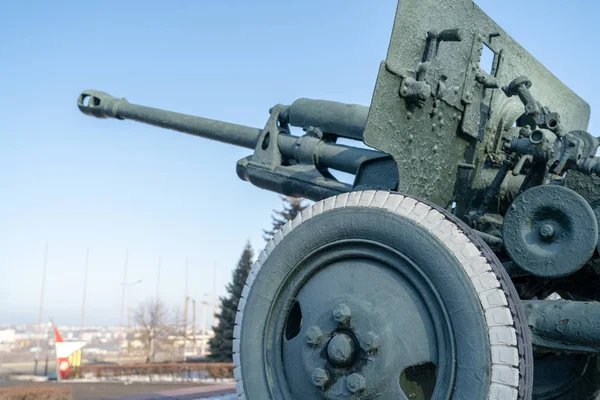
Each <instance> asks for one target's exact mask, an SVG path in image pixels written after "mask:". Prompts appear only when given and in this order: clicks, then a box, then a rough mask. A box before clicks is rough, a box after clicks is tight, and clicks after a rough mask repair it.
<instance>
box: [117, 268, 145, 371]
mask: <svg viewBox="0 0 600 400" xmlns="http://www.w3.org/2000/svg"><path fill="white" fill-rule="evenodd" d="M138 283H142V280H141V279H138V280H136V281H132V282H121V286H123V296H122V298H121V322H120V324H119V338H118V340H117V346H118V349H117V354H118V362H119V364H120V363H121V341H122V337H123V313H124V312H125V303H126V298H127V295H126V294H127V289H129V288H131V287H132V286H135V285H137V284H138ZM129 319H130V318H129V313H128V315H127V333H129Z"/></svg>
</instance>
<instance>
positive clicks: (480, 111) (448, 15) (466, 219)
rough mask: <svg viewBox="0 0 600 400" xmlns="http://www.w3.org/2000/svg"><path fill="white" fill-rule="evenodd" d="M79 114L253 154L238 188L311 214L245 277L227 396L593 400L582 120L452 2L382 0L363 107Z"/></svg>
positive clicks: (578, 103)
mask: <svg viewBox="0 0 600 400" xmlns="http://www.w3.org/2000/svg"><path fill="white" fill-rule="evenodd" d="M484 51H491V52H492V53H493V62H492V66H491V67H490V68H489V69H486V68H483V67H482V66H481V64H480V61H481V56H482V53H483V52H484ZM78 106H79V108H80V110H81V111H82V112H83V113H85V114H88V115H92V116H96V117H99V118H117V119H131V120H135V121H139V122H143V123H147V124H151V125H155V126H158V127H162V128H167V129H173V130H177V131H181V132H185V133H189V134H192V135H197V136H200V137H205V138H208V139H211V140H217V141H221V142H224V143H228V144H233V145H236V146H241V147H245V148H248V149H252V150H253V154H252V155H251V156H248V157H246V158H243V159H241V160H240V161H239V162H238V163H237V174H238V176H239V177H240V178H241V179H243V180H246V181H248V182H250V183H252V184H254V185H256V186H258V187H260V188H263V189H266V190H270V191H274V192H277V193H281V194H285V195H290V196H296V197H303V198H307V199H311V200H313V201H315V203H314V204H312V205H311V206H309V207H308V208H307V209H305V210H304V211H303V212H302V213H301V214H300V215H299V216H298V217H297V218H296V219H295V220H294V221H291V222H290V223H288V224H287V225H286V226H285V227H284V228H283V229H282V231H280V232H279V233H278V234H277V235H275V237H274V238H273V240H271V241H270V242H269V243H268V244H267V246H266V248H265V249H264V250H263V252H262V253H261V254H260V256H259V258H258V260H257V262H256V264H255V265H254V267H253V269H252V271H251V272H250V276H249V278H248V281H247V283H246V287H245V289H244V292H243V296H242V299H241V301H240V305H239V311H238V315H237V319H236V324H237V325H236V330H235V332H234V337H235V341H234V354H235V355H234V362H235V365H236V368H235V379H236V381H237V390H238V394H239V396H240V398H242V399H243V398H246V399H250V400H254V399H267V398H273V399H304V398H323V399H342V398H353V399H354V398H355V399H371V398H380V399H398V398H400V399H447V398H454V399H488V398H489V399H530V398H535V399H595V398H596V396H597V395H598V391H599V389H600V366H599V364H598V351H599V350H600V303H599V302H598V300H600V290H599V289H598V288H599V287H600V264H599V257H598V249H597V247H598V218H599V217H600V185H599V183H600V180H599V179H600V178H598V176H599V175H600V159H599V158H598V157H596V152H597V150H598V145H599V144H600V142H599V141H598V139H597V138H596V137H594V136H592V135H591V134H589V133H588V132H587V131H586V129H587V125H588V120H589V114H590V109H589V106H588V104H587V103H585V101H583V100H582V99H581V98H579V97H578V96H577V95H576V94H575V93H573V91H571V90H570V89H569V88H568V87H566V86H565V85H564V84H563V83H562V82H560V81H559V80H558V79H557V78H556V77H555V76H553V75H552V74H551V73H550V72H549V71H548V70H547V69H546V68H545V67H544V66H542V65H541V64H540V63H539V62H538V61H536V60H535V59H534V58H533V57H532V56H531V55H530V54H529V53H528V52H527V51H525V50H524V49H523V48H522V47H521V46H520V45H519V44H518V43H516V42H515V41H514V40H513V39H512V38H511V37H510V36H509V35H508V34H507V33H506V32H504V31H503V30H502V29H501V28H500V27H499V26H498V25H497V24H496V23H495V22H494V21H492V20H491V19H490V18H489V17H488V16H487V15H485V14H484V13H483V12H482V11H481V10H480V9H479V8H478V7H477V6H476V5H475V4H474V3H473V2H472V1H471V0H452V1H443V2H442V1H436V0H399V3H398V8H397V14H396V18H395V21H394V28H393V33H392V37H391V41H390V45H389V49H388V54H387V57H386V60H385V61H384V62H382V63H381V66H380V70H379V74H378V77H377V82H376V84H375V89H374V93H373V97H372V101H371V105H370V107H364V106H359V105H350V104H342V103H337V102H331V101H324V100H312V99H299V100H297V101H295V102H293V103H292V104H291V105H289V106H286V105H281V104H278V105H275V106H274V107H273V108H272V109H271V110H270V117H269V119H268V120H267V122H266V124H265V126H264V127H263V128H262V129H261V128H252V127H247V126H241V125H236V124H231V123H226V122H221V121H214V120H210V119H205V118H200V117H196V116H190V115H184V114H179V113H175V112H171V111H165V110H159V109H154V108H150V107H145V106H140V105H135V104H131V103H129V102H128V101H127V100H125V99H119V98H115V97H112V96H110V95H108V94H106V93H103V92H99V91H94V90H87V91H84V92H83V93H82V94H81V95H80V97H79V99H78ZM291 127H300V128H302V129H303V130H304V135H303V136H295V135H293V134H292V132H291V129H290V128H291ZM339 138H346V139H352V140H356V141H361V142H363V143H364V144H366V145H367V146H369V147H370V148H371V149H365V148H359V147H353V146H349V145H342V144H339V143H337V140H338V139H339ZM331 170H337V171H342V172H346V173H350V174H353V175H354V176H355V178H354V182H353V183H352V184H348V183H343V182H340V181H339V180H337V179H336V178H335V177H334V175H333V174H332V173H331ZM556 298H559V299H556Z"/></svg>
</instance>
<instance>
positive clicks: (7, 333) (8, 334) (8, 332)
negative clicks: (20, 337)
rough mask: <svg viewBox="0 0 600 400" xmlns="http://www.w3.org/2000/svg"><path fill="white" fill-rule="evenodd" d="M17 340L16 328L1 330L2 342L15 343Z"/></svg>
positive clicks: (0, 337)
mask: <svg viewBox="0 0 600 400" xmlns="http://www.w3.org/2000/svg"><path fill="white" fill-rule="evenodd" d="M16 340H17V336H16V331H15V330H14V329H2V330H0V344H14V343H15V341H16Z"/></svg>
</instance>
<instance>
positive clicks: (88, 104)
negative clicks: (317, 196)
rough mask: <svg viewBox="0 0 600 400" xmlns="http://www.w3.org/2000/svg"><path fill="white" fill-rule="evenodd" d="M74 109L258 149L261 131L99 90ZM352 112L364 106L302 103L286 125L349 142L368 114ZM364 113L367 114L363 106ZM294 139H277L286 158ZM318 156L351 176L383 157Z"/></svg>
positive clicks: (348, 152) (323, 148) (323, 149)
mask: <svg viewBox="0 0 600 400" xmlns="http://www.w3.org/2000/svg"><path fill="white" fill-rule="evenodd" d="M77 105H78V107H79V109H80V110H81V112H83V113H84V114H86V115H91V116H94V117H97V118H116V119H131V120H134V121H138V122H142V123H145V124H150V125H154V126H158V127H161V128H167V129H172V130H176V131H179V132H184V133H188V134H191V135H195V136H200V137H204V138H207V139H211V140H216V141H219V142H223V143H228V144H232V145H235V146H240V147H245V148H248V149H254V148H255V147H256V144H257V141H258V138H259V137H260V134H261V132H262V130H261V129H259V128H252V127H249V126H245V125H238V124H232V123H229V122H222V121H217V120H212V119H208V118H201V117H197V116H193V115H187V114H181V113H177V112H173V111H167V110H161V109H157V108H152V107H146V106H141V105H137V104H131V103H129V102H128V101H127V100H126V99H124V98H121V99H119V98H117V97H113V96H111V95H109V94H107V93H104V92H100V91H97V90H86V91H84V92H82V93H81V95H80V96H79V98H78V100H77ZM296 106H298V107H296ZM328 107H329V108H328ZM356 107H363V106H355V105H345V104H342V103H336V102H330V101H325V100H310V99H300V100H297V101H296V102H294V104H292V106H289V107H288V108H287V111H288V115H287V118H290V119H292V120H293V121H290V124H293V123H292V122H295V124H298V125H296V126H302V127H308V126H318V127H320V128H321V129H323V130H325V131H326V132H330V129H333V130H338V131H339V130H342V131H344V132H341V133H340V136H345V137H352V138H358V137H359V133H360V139H362V128H364V125H363V126H362V128H361V126H360V124H361V123H362V122H361V120H362V118H364V120H365V121H366V114H365V112H364V110H362V111H359V114H358V116H356V117H352V116H351V115H350V114H351V113H350V112H349V110H352V109H355V108H356ZM323 108H327V109H328V110H329V111H323V110H322V109H323ZM363 108H365V109H367V107H363ZM319 109H321V111H319ZM335 110H338V111H340V112H341V113H340V114H339V116H338V117H336V116H335V115H334V111H335ZM344 110H345V111H344ZM367 110H368V109H367ZM342 111H344V112H342ZM310 112H314V113H315V115H314V116H310ZM361 113H362V114H361ZM361 115H362V116H361ZM344 121H346V122H344ZM295 124H293V125H295ZM344 127H345V128H346V129H344ZM298 140H300V138H299V137H297V136H293V135H289V134H283V133H282V134H280V135H279V140H278V145H279V148H280V151H281V153H282V155H283V156H284V157H286V158H289V159H297V158H298V155H297V154H296V152H297V148H298V147H299V142H298ZM316 151H317V153H316V154H314V155H312V159H313V160H314V162H315V164H316V166H317V167H322V168H332V169H335V170H338V171H343V172H347V173H350V174H354V173H356V171H357V170H358V167H359V166H360V165H361V163H362V162H363V161H365V160H369V159H373V158H376V157H381V155H382V153H381V152H379V151H374V150H368V149H361V148H355V147H350V146H344V145H339V144H333V143H321V144H320V145H319V146H318V147H317V149H316Z"/></svg>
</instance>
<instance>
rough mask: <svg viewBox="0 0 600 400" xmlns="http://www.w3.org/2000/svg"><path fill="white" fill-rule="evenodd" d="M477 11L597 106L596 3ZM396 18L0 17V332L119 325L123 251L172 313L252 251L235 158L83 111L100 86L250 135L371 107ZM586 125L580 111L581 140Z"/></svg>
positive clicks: (257, 237) (280, 9)
mask: <svg viewBox="0 0 600 400" xmlns="http://www.w3.org/2000/svg"><path fill="white" fill-rule="evenodd" d="M477 4H478V5H479V6H480V7H481V8H483V9H484V11H486V12H487V13H488V14H489V15H490V16H492V18H494V19H495V20H496V21H497V22H498V23H500V25H501V26H502V27H503V28H504V29H505V30H506V31H507V32H508V33H509V34H511V35H512V36H513V37H515V38H516V39H517V40H518V41H519V42H521V44H522V45H523V46H524V47H525V48H526V49H527V50H529V51H530V52H531V53H532V54H534V56H536V57H537V58H538V59H539V60H540V61H542V63H544V64H545V65H546V66H547V67H548V68H549V69H550V70H551V71H552V72H553V73H554V74H555V75H557V76H558V77H559V78H560V79H561V80H563V82H565V83H566V84H567V85H568V86H570V87H571V88H573V89H574V90H575V91H576V92H577V93H578V94H579V95H580V96H581V97H583V98H584V99H585V100H587V101H588V102H589V103H590V104H591V106H592V110H595V108H596V105H597V104H599V102H600V99H599V95H598V93H600V83H599V82H600V79H598V78H597V75H595V74H596V72H595V70H596V65H598V55H597V52H596V47H597V46H595V45H594V38H595V37H596V36H598V34H599V33H600V31H599V29H598V22H597V17H598V15H599V13H598V11H599V7H600V6H599V5H597V4H596V2H589V1H583V0H576V1H570V2H564V1H558V0H553V1H548V0H546V1H541V0H534V1H527V2H523V1H515V0H505V1H502V2H500V1H494V0H481V1H478V2H477ZM395 8H396V1H394V0H378V1H376V2H375V1H366V0H365V1H354V0H346V1H341V0H340V1H338V0H335V1H316V0H307V1H302V2H282V1H264V0H261V1H240V0H238V1H231V0H219V1H216V0H212V1H208V0H204V1H191V0H187V1H178V2H170V3H167V2H164V1H160V2H159V1H119V2H117V1H112V0H108V1H97V2H91V1H85V2H82V1H62V2H44V1H20V2H5V4H3V5H2V7H1V9H0V36H1V37H2V40H1V41H0V54H1V55H2V62H0V82H1V84H0V88H1V89H2V95H1V96H0V138H1V141H0V324H3V323H31V322H35V321H36V320H37V312H38V307H39V301H40V287H41V284H42V278H41V271H42V263H43V253H44V246H45V242H46V241H48V243H49V257H48V278H47V283H46V294H45V298H46V301H45V305H44V315H45V317H46V318H48V317H53V318H54V319H55V321H56V322H57V323H61V324H63V323H64V324H78V323H79V321H80V314H81V299H82V287H81V285H82V283H83V265H84V259H85V252H86V249H88V248H89V249H90V266H89V285H88V298H87V307H86V321H87V322H88V323H90V324H92V323H93V324H116V323H118V321H119V310H120V301H121V297H120V296H121V287H120V285H119V282H121V281H122V275H123V262H124V258H125V252H126V250H127V249H128V251H129V273H128V275H129V280H133V279H142V283H141V284H139V285H137V286H136V287H135V288H133V289H132V290H131V292H130V301H129V305H130V306H134V305H135V304H136V303H138V302H139V301H142V300H144V299H146V298H149V297H150V296H153V295H154V293H155V290H156V271H157V264H158V258H159V257H162V272H161V281H160V296H161V298H162V299H164V300H165V301H166V302H167V303H168V304H170V305H171V306H181V307H182V306H183V293H184V265H185V260H186V258H189V265H190V267H189V277H190V281H189V294H190V295H191V296H192V297H195V298H197V299H200V298H201V297H202V295H203V293H209V296H212V267H213V265H214V264H216V266H217V271H218V273H217V285H218V292H219V294H223V293H224V285H225V284H226V283H227V282H228V281H229V279H230V277H231V270H232V268H233V267H234V266H235V264H236V262H237V260H238V257H239V255H240V253H241V251H242V248H243V246H244V244H245V242H246V241H247V240H250V241H251V243H252V245H253V246H254V247H255V249H256V251H257V252H258V251H259V250H260V248H262V246H263V245H264V242H263V240H262V236H261V234H262V229H263V228H268V227H269V226H270V214H271V210H272V209H274V208H279V207H280V200H279V197H278V195H277V194H275V193H270V192H266V191H262V190H260V189H258V188H255V187H253V186H252V185H250V184H249V183H246V182H243V181H241V180H239V178H238V177H237V175H236V174H235V164H236V161H237V160H238V159H240V158H242V157H244V156H247V155H248V154H249V152H248V151H247V150H245V149H237V148H233V147H229V146H227V145H224V144H220V143H211V142H209V141H207V140H202V139H198V138H195V137H191V136H188V135H184V134H180V133H176V132H172V131H166V130H161V129H158V128H154V127H149V126H145V125H141V124H136V123H133V122H128V121H127V122H123V121H115V120H98V119H92V118H89V117H86V116H84V115H82V114H81V113H80V112H79V111H78V109H77V107H76V98H77V96H78V94H79V93H80V92H81V91H82V90H84V89H98V90H103V91H106V92H108V93H110V94H113V95H114V96H120V97H127V99H128V100H129V101H130V102H133V103H138V104H144V105H150V106H154V107H160V108H166V109H170V110H176V111H180V112H184V113H190V114H196V115H200V116H204V117H208V118H214V119H222V120H226V121H231V122H235V123H239V124H246V125H250V126H255V127H262V126H263V125H264V123H265V121H266V119H267V117H268V109H269V108H270V107H271V106H273V105H274V104H276V103H283V104H289V103H291V102H292V101H293V100H294V99H296V98H298V97H312V98H323V99H330V100H337V101H342V102H349V103H359V104H364V105H368V104H369V103H370V99H371V94H372V91H373V86H374V83H375V78H376V74H377V69H378V66H379V63H380V62H381V61H382V60H383V59H384V58H385V54H386V50H387V45H388V40H389V35H390V33H391V27H392V22H393V17H394V12H395ZM597 124H598V122H597V120H596V118H595V117H594V111H592V119H591V124H590V130H591V132H592V133H594V127H595V126H597Z"/></svg>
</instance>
